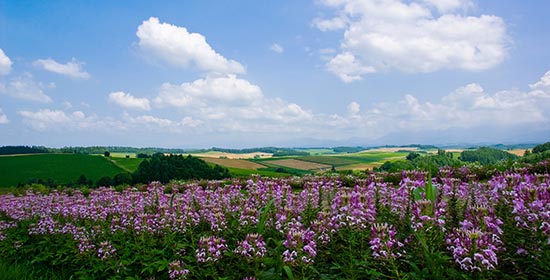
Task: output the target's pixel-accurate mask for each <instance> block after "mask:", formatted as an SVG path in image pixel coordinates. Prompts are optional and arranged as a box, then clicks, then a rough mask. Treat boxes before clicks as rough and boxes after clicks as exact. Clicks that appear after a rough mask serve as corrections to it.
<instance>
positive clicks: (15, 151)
mask: <svg viewBox="0 0 550 280" xmlns="http://www.w3.org/2000/svg"><path fill="white" fill-rule="evenodd" d="M43 153H49V150H48V149H47V148H46V147H41V146H3V147H0V155H19V154H43Z"/></svg>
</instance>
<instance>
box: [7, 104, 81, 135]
mask: <svg viewBox="0 0 550 280" xmlns="http://www.w3.org/2000/svg"><path fill="white" fill-rule="evenodd" d="M17 113H18V114H19V115H20V116H21V117H22V118H23V123H25V124H27V125H29V126H30V127H32V128H33V129H35V130H38V131H44V130H46V129H47V128H48V127H50V126H51V125H52V124H53V125H56V126H58V125H64V124H67V123H69V122H70V121H71V118H70V115H69V116H68V115H67V114H65V112H63V111H59V110H49V109H43V110H39V111H37V112H32V111H19V112H17Z"/></svg>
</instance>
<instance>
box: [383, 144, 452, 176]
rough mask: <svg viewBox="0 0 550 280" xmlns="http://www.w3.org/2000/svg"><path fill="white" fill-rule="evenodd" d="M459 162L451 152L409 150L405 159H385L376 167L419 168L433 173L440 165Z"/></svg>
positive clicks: (393, 168)
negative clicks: (433, 152)
mask: <svg viewBox="0 0 550 280" xmlns="http://www.w3.org/2000/svg"><path fill="white" fill-rule="evenodd" d="M460 165H461V162H460V161H459V160H457V159H455V158H454V156H453V153H450V152H446V151H445V150H443V149H438V150H437V154H427V155H421V154H420V153H417V152H411V153H409V154H408V155H407V157H406V160H397V161H386V162H385V163H384V164H382V166H380V167H379V168H378V170H379V171H387V172H398V171H402V170H413V169H421V170H425V171H428V172H430V174H432V175H435V174H437V172H438V171H439V168H440V167H442V166H451V167H458V166H460Z"/></svg>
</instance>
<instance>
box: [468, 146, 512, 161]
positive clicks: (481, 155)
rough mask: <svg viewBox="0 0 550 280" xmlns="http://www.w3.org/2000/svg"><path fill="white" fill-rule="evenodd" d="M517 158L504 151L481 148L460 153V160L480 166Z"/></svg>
mask: <svg viewBox="0 0 550 280" xmlns="http://www.w3.org/2000/svg"><path fill="white" fill-rule="evenodd" d="M516 158H517V156H516V155H513V154H510V153H508V152H506V151H502V150H498V149H494V148H489V147H481V148H478V149H477V150H474V151H468V150H465V151H462V152H461V153H460V160H462V161H466V162H479V163H480V164H483V165H485V164H495V163H497V162H499V161H501V160H509V159H516Z"/></svg>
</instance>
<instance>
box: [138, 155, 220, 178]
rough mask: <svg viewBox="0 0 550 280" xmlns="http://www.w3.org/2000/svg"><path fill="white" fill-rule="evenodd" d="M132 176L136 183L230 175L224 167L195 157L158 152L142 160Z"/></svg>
mask: <svg viewBox="0 0 550 280" xmlns="http://www.w3.org/2000/svg"><path fill="white" fill-rule="evenodd" d="M132 177H133V179H134V182H136V183H148V182H152V181H160V182H162V183H167V182H169V181H170V180H173V179H177V180H189V179H223V178H228V177H230V175H229V171H228V170H227V169H226V168H224V167H221V166H219V165H215V166H214V167H211V166H210V165H208V164H207V163H206V162H205V161H203V160H201V159H199V158H197V157H192V156H190V155H189V156H187V157H184V156H182V155H170V156H164V155H163V154H160V153H159V154H154V155H153V157H152V158H151V159H146V160H144V161H143V162H142V163H141V164H140V165H139V167H138V169H137V170H136V172H134V174H133V176H132Z"/></svg>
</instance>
